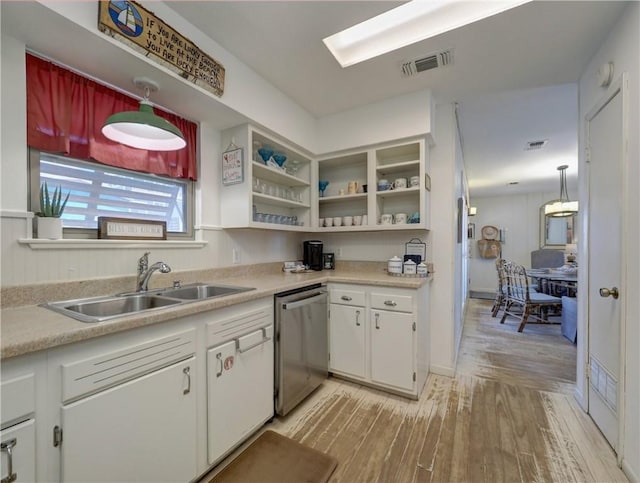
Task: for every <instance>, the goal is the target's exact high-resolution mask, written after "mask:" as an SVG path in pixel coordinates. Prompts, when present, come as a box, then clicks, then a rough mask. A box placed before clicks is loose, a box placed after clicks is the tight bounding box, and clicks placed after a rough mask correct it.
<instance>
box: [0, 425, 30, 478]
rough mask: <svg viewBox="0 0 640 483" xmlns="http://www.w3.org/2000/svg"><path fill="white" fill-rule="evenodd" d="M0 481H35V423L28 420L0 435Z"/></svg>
mask: <svg viewBox="0 0 640 483" xmlns="http://www.w3.org/2000/svg"><path fill="white" fill-rule="evenodd" d="M0 441H1V442H2V465H0V477H1V478H2V481H16V482H18V483H20V482H21V481H25V482H26V481H36V431H35V421H34V420H33V419H29V420H27V421H25V422H23V423H20V424H16V425H15V426H11V427H10V428H7V429H5V430H4V431H2V432H1V433H0Z"/></svg>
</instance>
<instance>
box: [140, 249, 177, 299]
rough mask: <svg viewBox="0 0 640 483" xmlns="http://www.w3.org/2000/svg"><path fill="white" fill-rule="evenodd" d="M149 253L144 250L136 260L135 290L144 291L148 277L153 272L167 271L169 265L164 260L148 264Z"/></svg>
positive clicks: (146, 288)
mask: <svg viewBox="0 0 640 483" xmlns="http://www.w3.org/2000/svg"><path fill="white" fill-rule="evenodd" d="M149 253H150V252H146V253H145V254H144V255H142V256H141V257H140V259H139V260H138V279H137V281H136V292H146V291H147V290H148V285H149V279H150V278H151V275H153V272H155V271H157V270H160V273H169V272H170V271H171V267H170V266H169V265H167V264H166V263H164V262H156V263H154V264H153V265H151V266H149Z"/></svg>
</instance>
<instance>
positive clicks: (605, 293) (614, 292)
mask: <svg viewBox="0 0 640 483" xmlns="http://www.w3.org/2000/svg"><path fill="white" fill-rule="evenodd" d="M618 295H619V294H618V287H613V288H611V289H609V288H601V289H600V297H609V296H611V297H613V298H614V299H617V298H618Z"/></svg>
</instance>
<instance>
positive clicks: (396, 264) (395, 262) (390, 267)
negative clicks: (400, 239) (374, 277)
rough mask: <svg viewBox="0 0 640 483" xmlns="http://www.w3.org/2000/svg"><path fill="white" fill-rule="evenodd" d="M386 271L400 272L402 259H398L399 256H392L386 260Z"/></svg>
mask: <svg viewBox="0 0 640 483" xmlns="http://www.w3.org/2000/svg"><path fill="white" fill-rule="evenodd" d="M387 272H389V273H402V260H400V257H393V258H390V259H389V261H387Z"/></svg>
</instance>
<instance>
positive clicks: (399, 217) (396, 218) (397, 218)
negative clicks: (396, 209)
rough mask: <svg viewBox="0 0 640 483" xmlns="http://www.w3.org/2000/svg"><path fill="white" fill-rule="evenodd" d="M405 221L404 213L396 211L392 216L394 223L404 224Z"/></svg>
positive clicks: (405, 215)
mask: <svg viewBox="0 0 640 483" xmlns="http://www.w3.org/2000/svg"><path fill="white" fill-rule="evenodd" d="M406 222H407V214H406V213H396V214H395V215H394V217H393V223H394V225H404V224H405V223H406Z"/></svg>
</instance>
